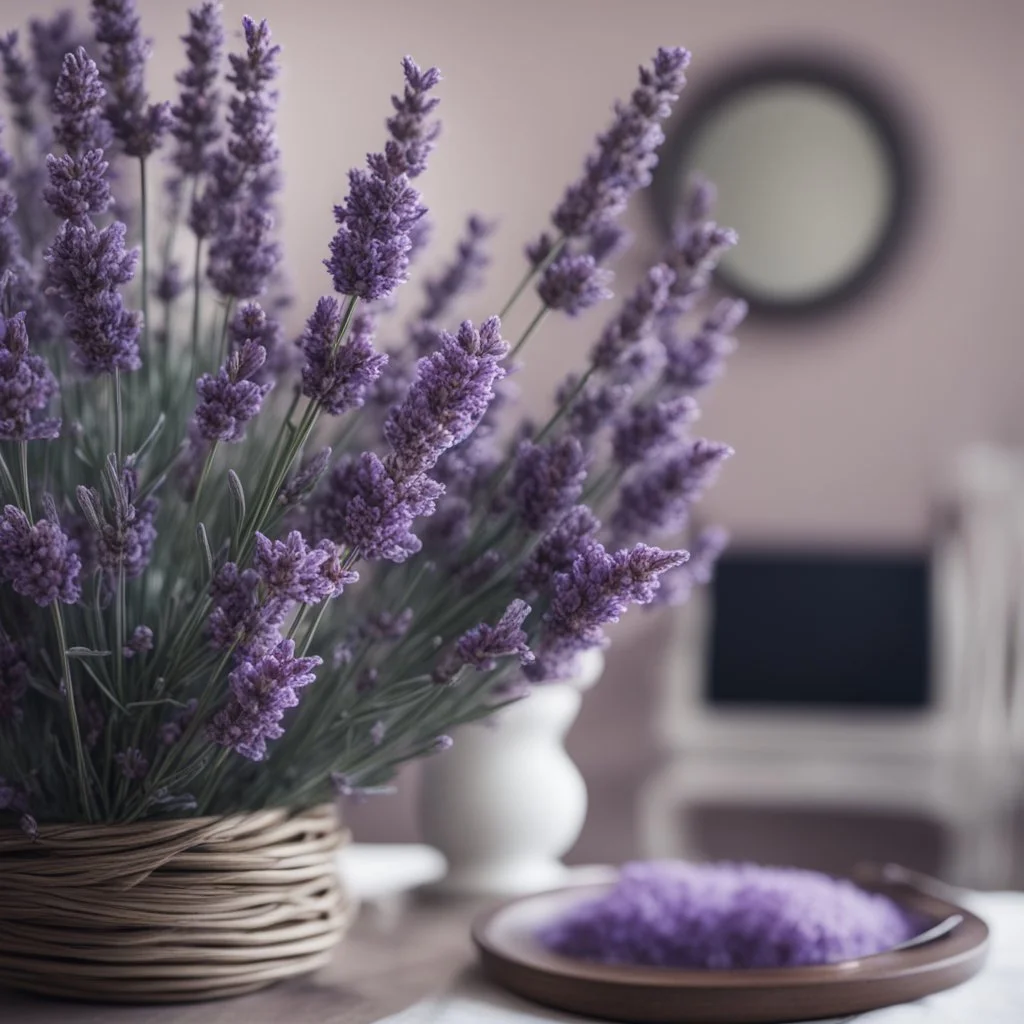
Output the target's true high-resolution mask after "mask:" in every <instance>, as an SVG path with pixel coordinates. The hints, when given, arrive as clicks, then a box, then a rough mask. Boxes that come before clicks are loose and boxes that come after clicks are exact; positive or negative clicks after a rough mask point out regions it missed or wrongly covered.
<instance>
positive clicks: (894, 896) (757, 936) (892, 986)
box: [473, 863, 988, 1024]
mask: <svg viewBox="0 0 1024 1024" xmlns="http://www.w3.org/2000/svg"><path fill="white" fill-rule="evenodd" d="M940 925H941V926H942V927H936V926H940ZM917 935H920V936H921V938H922V940H926V941H920V942H915V941H914V938H915V936H917ZM473 937H474V940H475V942H476V945H477V947H478V950H479V953H480V958H481V963H482V966H483V969H484V972H485V974H486V975H487V976H488V977H489V978H490V979H491V980H492V981H493V982H495V983H496V984H498V985H500V986H502V987H504V988H506V989H509V990H510V991H512V992H515V993H516V994H518V995H521V996H525V997H526V998H528V999H532V1000H534V1001H535V1002H538V1003H542V1004H544V1005H547V1006H552V1007H555V1008H557V1009H561V1010H568V1011H570V1012H574V1013H580V1014H585V1015H590V1016H594V1017H600V1018H604V1019H608V1020H628V1021H634V1022H651V1024H698V1022H699V1024H771V1022H781V1021H796V1020H808V1021H810V1020H821V1019H822V1018H829V1017H842V1016H844V1015H850V1014H857V1013H864V1012H867V1011H869V1010H874V1009H879V1008H882V1007H885V1006H891V1005H893V1004H896V1003H902V1002H908V1001H911V1000H914V999H919V998H922V997H923V996H926V995H930V994H933V993H935V992H939V991H942V990H943V989H946V988H951V987H953V986H954V985H958V984H960V983H961V982H964V981H966V980H968V979H969V978H971V977H973V976H974V975H975V974H976V973H977V972H978V971H979V970H980V969H981V967H982V965H983V963H984V960H985V956H986V953H987V945H988V929H987V927H986V926H985V924H984V922H983V921H981V920H980V919H979V918H978V917H976V916H975V915H973V914H971V913H970V912H969V911H967V910H964V909H963V908H961V907H959V906H957V905H955V904H954V903H951V902H949V901H948V900H946V899H941V898H939V897H938V896H936V895H932V894H929V893H924V892H921V891H919V890H917V889H915V888H913V887H912V886H910V885H907V884H904V883H883V882H879V883H878V884H877V885H875V884H872V885H870V886H868V887H867V888H865V889H861V888H858V887H857V886H854V885H853V883H851V882H845V881H840V880H836V879H831V878H828V877H827V876H824V875H820V874H817V873H815V872H804V871H796V870H794V869H778V868H757V867H754V866H750V865H745V866H737V865H683V864H674V863H661V864H659V863H651V864H634V865H628V866H627V867H626V868H624V869H623V871H622V872H621V874H620V876H619V879H618V881H615V882H609V883H606V884H602V885H591V886H579V887H574V888H567V889H563V890H558V891H556V892H550V893H542V894H539V895H534V896H528V897H524V898H520V899H517V900H513V901H510V902H508V903H505V904H503V905H502V906H500V907H498V908H497V909H496V910H494V911H492V912H490V913H488V914H487V915H485V916H484V917H482V918H481V919H480V920H478V921H477V923H476V925H475V926H474V929H473ZM900 947H902V948H900ZM570 954H572V955H570Z"/></svg>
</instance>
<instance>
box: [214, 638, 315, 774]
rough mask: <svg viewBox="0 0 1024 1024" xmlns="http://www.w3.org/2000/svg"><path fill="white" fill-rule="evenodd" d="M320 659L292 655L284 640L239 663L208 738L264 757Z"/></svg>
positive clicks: (248, 754)
mask: <svg viewBox="0 0 1024 1024" xmlns="http://www.w3.org/2000/svg"><path fill="white" fill-rule="evenodd" d="M320 664H322V662H321V660H320V658H296V657H295V644H294V643H293V642H292V641H291V640H282V641H281V642H280V643H279V644H277V646H276V647H274V648H273V649H272V650H271V651H269V652H267V653H266V654H265V655H263V656H262V657H260V658H256V659H252V660H250V659H245V660H243V661H241V662H240V663H239V664H238V666H237V667H236V668H235V669H234V671H233V672H232V673H231V675H230V676H228V687H229V689H230V691H231V692H230V696H229V697H228V701H227V704H226V705H225V706H224V707H223V708H222V709H221V710H220V711H218V712H217V714H216V715H214V717H213V721H212V722H211V723H210V727H209V730H208V735H209V737H210V739H211V740H212V741H213V742H214V743H216V744H218V745H220V746H222V747H230V748H231V749H232V750H234V751H235V752H236V753H239V754H241V755H242V757H247V758H248V759H249V760H250V761H262V760H263V759H264V758H265V757H266V755H267V740H276V739H279V738H280V737H281V736H283V735H284V729H283V728H282V727H281V724H280V722H281V719H282V718H283V717H284V713H285V711H286V710H287V709H288V708H293V707H295V706H296V705H297V704H298V703H299V696H298V694H297V693H296V691H297V690H299V689H301V688H302V687H303V686H308V685H309V684H310V683H312V682H313V681H314V680H315V679H316V676H315V675H314V674H313V669H314V668H316V667H317V666H318V665H320Z"/></svg>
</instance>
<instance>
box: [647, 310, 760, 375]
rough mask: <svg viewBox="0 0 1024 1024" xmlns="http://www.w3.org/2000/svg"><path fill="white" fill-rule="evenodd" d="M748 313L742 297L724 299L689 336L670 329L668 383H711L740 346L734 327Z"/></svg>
mask: <svg viewBox="0 0 1024 1024" xmlns="http://www.w3.org/2000/svg"><path fill="white" fill-rule="evenodd" d="M746 315H747V304H746V303H745V302H744V301H743V300H742V299H722V300H721V301H720V302H719V303H718V304H717V305H716V306H715V308H714V309H713V310H712V311H711V313H710V314H708V316H707V317H705V319H704V322H703V323H702V324H701V325H700V329H699V330H698V331H697V332H696V333H695V334H693V335H691V336H690V337H688V338H679V337H678V336H676V335H675V334H674V333H672V332H666V333H665V334H664V335H663V337H662V340H663V342H664V344H665V351H666V354H667V360H666V364H665V373H664V379H665V383H667V384H669V385H671V386H673V387H679V388H686V389H688V390H697V389H698V388H703V387H707V386H708V385H709V384H711V383H712V382H713V381H715V380H716V379H717V378H718V377H720V376H721V375H722V372H723V371H724V369H725V361H726V359H728V357H729V356H730V355H732V353H733V352H734V351H735V349H736V339H735V338H734V337H733V336H732V333H733V331H735V330H736V328H737V327H739V325H740V324H741V323H742V322H743V320H744V318H745V317H746Z"/></svg>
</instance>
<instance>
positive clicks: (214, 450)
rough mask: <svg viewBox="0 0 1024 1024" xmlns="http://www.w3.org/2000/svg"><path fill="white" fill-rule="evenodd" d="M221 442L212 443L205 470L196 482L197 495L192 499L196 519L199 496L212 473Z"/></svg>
mask: <svg viewBox="0 0 1024 1024" xmlns="http://www.w3.org/2000/svg"><path fill="white" fill-rule="evenodd" d="M219 444H220V442H219V441H214V442H213V444H211V445H210V451H209V453H208V454H207V456H206V461H205V462H204V463H203V470H202V472H201V473H200V474H199V483H198V484H196V493H195V497H193V499H192V508H193V510H194V512H195V516H194V517H193V518H195V519H196V520H198V518H199V497H200V495H201V494H202V493H203V486H204V485H205V483H206V479H207V477H208V476H209V475H210V469H211V468H212V467H213V460H214V458H215V457H216V455H217V446H218V445H219Z"/></svg>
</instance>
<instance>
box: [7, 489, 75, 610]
mask: <svg viewBox="0 0 1024 1024" xmlns="http://www.w3.org/2000/svg"><path fill="white" fill-rule="evenodd" d="M81 568H82V563H81V561H80V560H79V558H78V555H76V554H75V552H74V550H73V549H72V547H71V544H70V542H69V540H68V536H67V534H66V533H64V531H63V530H62V529H61V528H60V524H59V523H58V522H57V513H56V509H55V508H54V507H53V505H52V503H51V505H50V508H49V511H48V515H47V518H46V519H40V520H39V521H38V522H37V523H36V524H35V525H34V526H33V525H32V524H31V523H30V522H29V521H28V518H27V517H26V515H25V513H24V512H22V511H21V509H19V508H15V507H14V506H13V505H5V506H4V510H3V514H2V515H0V579H2V580H5V581H6V582H8V583H10V584H11V586H12V587H14V589H15V591H17V592H18V593H19V594H21V595H22V596H23V597H28V598H30V599H31V600H33V601H35V603H36V604H38V605H41V606H46V605H48V604H52V603H53V602H54V601H61V602H62V603H64V604H75V603H76V602H77V601H78V599H79V598H80V597H81V596H82V588H81V587H80V586H79V583H78V575H79V572H80V570H81Z"/></svg>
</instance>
